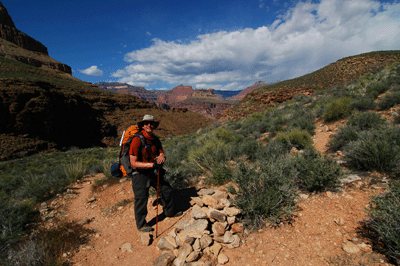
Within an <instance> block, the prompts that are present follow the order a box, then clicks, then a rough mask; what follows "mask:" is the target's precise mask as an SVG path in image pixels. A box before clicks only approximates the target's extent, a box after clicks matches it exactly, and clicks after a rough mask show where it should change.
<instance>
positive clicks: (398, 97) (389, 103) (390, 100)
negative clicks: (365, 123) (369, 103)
mask: <svg viewBox="0 0 400 266" xmlns="http://www.w3.org/2000/svg"><path fill="white" fill-rule="evenodd" d="M399 103H400V92H392V93H388V94H386V95H385V96H383V97H382V98H381V101H380V102H379V103H378V107H379V109H380V110H387V109H389V108H391V107H393V106H395V105H397V104H399Z"/></svg>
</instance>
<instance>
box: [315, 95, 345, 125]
mask: <svg viewBox="0 0 400 266" xmlns="http://www.w3.org/2000/svg"><path fill="white" fill-rule="evenodd" d="M350 103H351V98H350V97H342V98H339V99H333V100H332V101H331V102H329V103H328V104H327V105H326V106H325V111H324V113H323V115H322V118H323V119H324V120H325V121H327V122H331V121H336V120H339V119H341V118H345V117H347V116H348V115H350V113H351V105H350Z"/></svg>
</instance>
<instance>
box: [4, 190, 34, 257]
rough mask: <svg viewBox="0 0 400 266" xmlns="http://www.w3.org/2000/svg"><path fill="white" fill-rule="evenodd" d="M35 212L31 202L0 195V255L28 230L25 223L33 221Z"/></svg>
mask: <svg viewBox="0 0 400 266" xmlns="http://www.w3.org/2000/svg"><path fill="white" fill-rule="evenodd" d="M37 214H38V213H37V212H36V211H35V210H34V209H33V204H32V203H31V202H28V201H25V202H23V203H20V202H16V201H9V200H7V199H6V198H5V195H2V196H1V197H0V255H4V254H3V252H5V251H6V248H7V247H8V246H13V245H14V244H15V243H17V242H18V241H19V240H21V237H22V236H23V235H24V234H25V233H26V232H27V230H28V228H27V226H26V225H27V224H28V223H31V222H33V221H35V220H36V217H37ZM1 257H2V256H0V258H1ZM0 262H1V259H0Z"/></svg>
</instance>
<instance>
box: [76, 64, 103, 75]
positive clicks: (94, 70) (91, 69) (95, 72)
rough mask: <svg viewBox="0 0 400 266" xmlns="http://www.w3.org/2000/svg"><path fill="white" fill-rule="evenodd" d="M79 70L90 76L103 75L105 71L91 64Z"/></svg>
mask: <svg viewBox="0 0 400 266" xmlns="http://www.w3.org/2000/svg"><path fill="white" fill-rule="evenodd" d="M79 72H81V73H83V74H86V75H90V76H103V71H102V70H100V69H98V68H97V66H91V67H89V68H86V69H84V70H79Z"/></svg>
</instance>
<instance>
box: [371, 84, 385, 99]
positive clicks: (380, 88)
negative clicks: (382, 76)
mask: <svg viewBox="0 0 400 266" xmlns="http://www.w3.org/2000/svg"><path fill="white" fill-rule="evenodd" d="M387 90H389V86H388V84H386V83H385V82H375V83H370V84H369V85H368V86H367V90H366V95H367V96H370V97H372V98H374V99H376V98H378V96H379V95H380V94H382V93H384V92H386V91H387Z"/></svg>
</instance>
